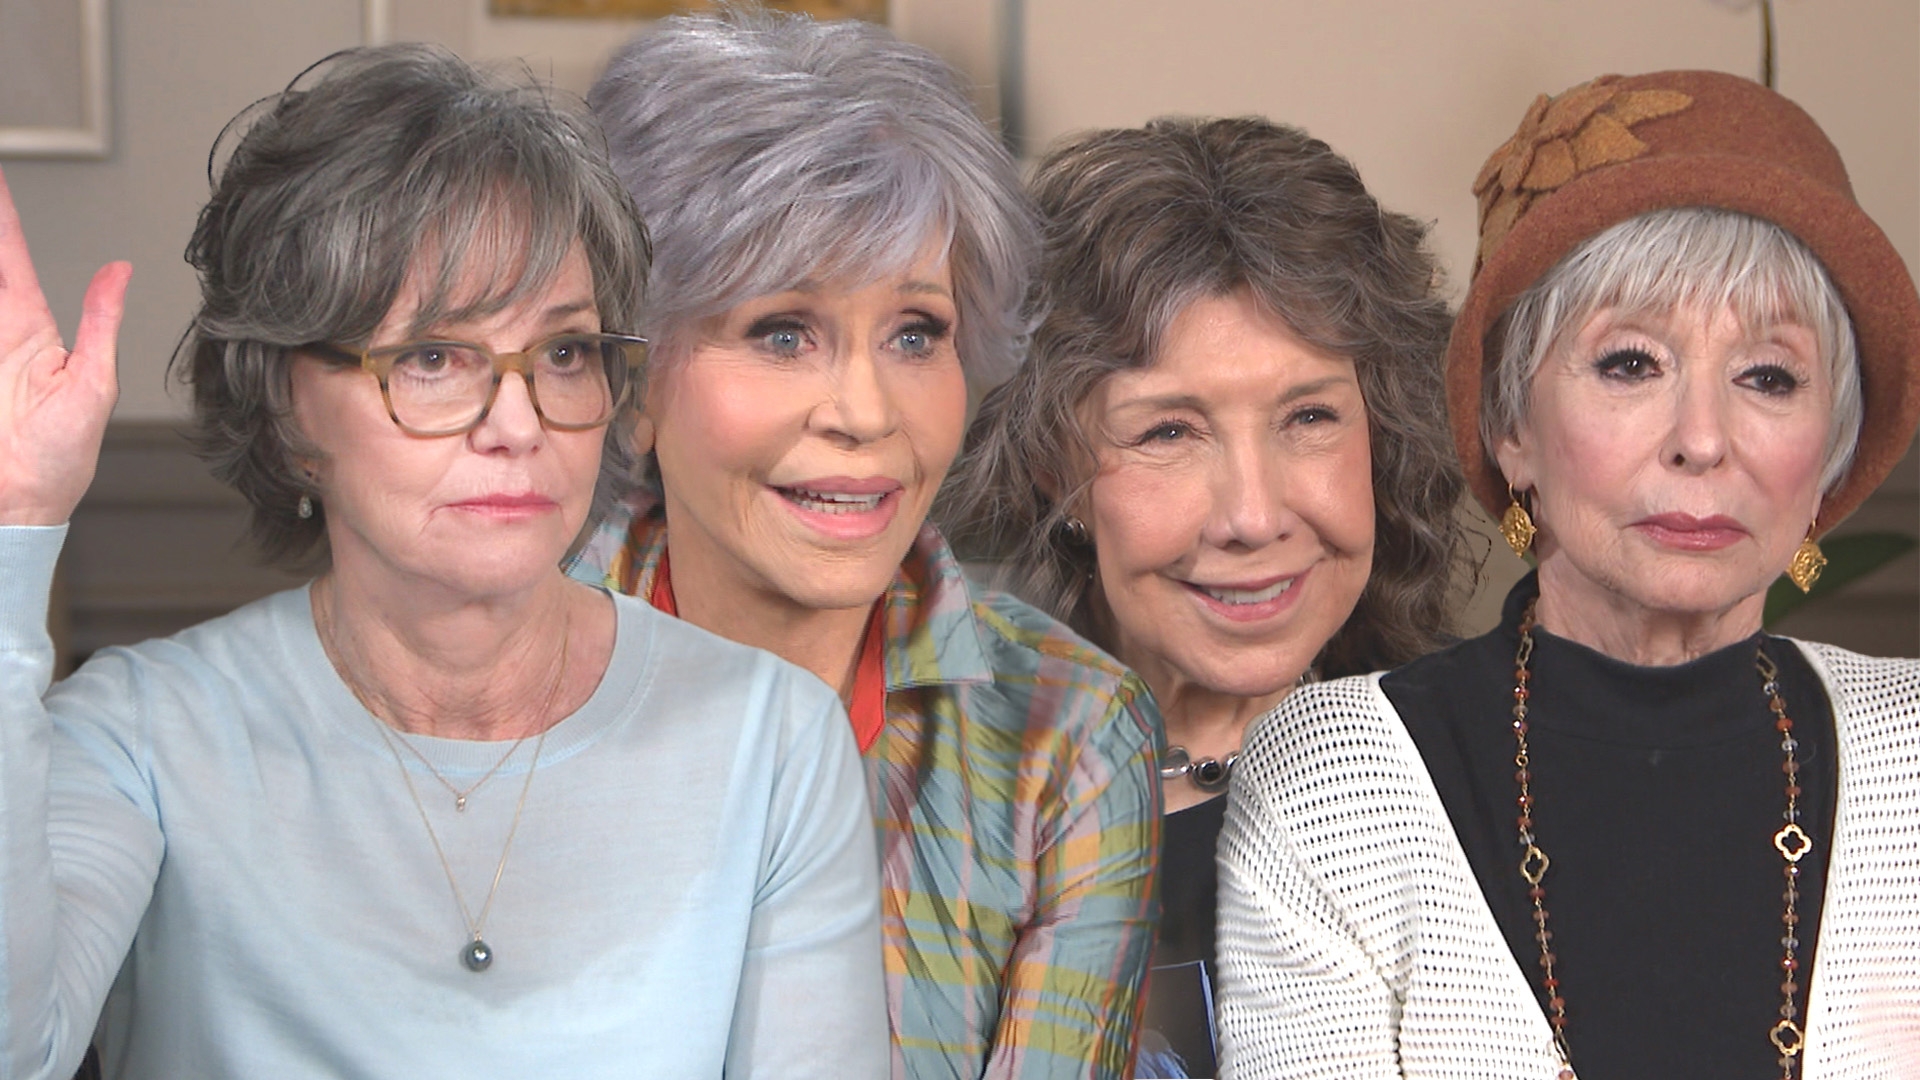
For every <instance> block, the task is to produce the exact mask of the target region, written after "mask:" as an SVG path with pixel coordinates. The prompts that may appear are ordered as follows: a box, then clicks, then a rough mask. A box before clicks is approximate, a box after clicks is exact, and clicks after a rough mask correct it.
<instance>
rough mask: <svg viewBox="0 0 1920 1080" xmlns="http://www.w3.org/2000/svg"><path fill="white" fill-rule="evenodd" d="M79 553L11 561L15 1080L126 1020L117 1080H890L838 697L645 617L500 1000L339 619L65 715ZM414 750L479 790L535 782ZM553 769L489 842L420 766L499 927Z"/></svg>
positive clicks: (144, 666) (540, 832)
mask: <svg viewBox="0 0 1920 1080" xmlns="http://www.w3.org/2000/svg"><path fill="white" fill-rule="evenodd" d="M64 536H65V529H64V528H45V529H35V528H0V800H3V805H0V860H4V862H0V1036H3V1037H4V1045H3V1050H4V1053H3V1054H0V1080H12V1078H20V1077H50V1078H53V1080H66V1078H67V1077H69V1076H70V1075H71V1074H72V1072H73V1070H74V1068H75V1066H76V1065H77V1064H78V1062H79V1060H80V1057H81V1055H82V1053H83V1052H84V1050H85V1048H86V1045H87V1042H88V1038H89V1036H90V1035H92V1034H93V1031H94V1023H95V1017H96V1016H100V1015H101V1012H102V1008H103V1002H104V1007H105V1013H104V1016H103V1018H102V1020H101V1046H102V1049H103V1053H104V1057H105V1060H106V1065H107V1073H108V1075H109V1076H125V1077H168V1078H174V1077H180V1078H185V1077H195V1078H201V1077H273V1078H275V1080H280V1078H288V1077H301V1076H334V1077H395V1078H407V1080H413V1078H421V1077H439V1076H445V1077H460V1078H480V1077H542V1078H546V1077H600V1076H606V1077H613V1076H623V1077H624V1076H662V1077H667V1076H671V1077H683V1076H684V1077H697V1076H708V1077H713V1076H720V1075H722V1074H723V1072H724V1074H725V1075H728V1076H744V1075H749V1074H762V1075H779V1076H783V1077H784V1076H835V1077H838V1076H852V1077H870V1076H872V1077H877V1076H883V1075H885V1071H886V1060H887V1041H886V1040H887V1034H886V1011H885V1004H884V998H883V988H882V981H881V973H880V957H879V935H878V897H879V895H880V890H879V884H878V881H877V863H876V858H875V854H874V840H873V829H872V825H871V820H870V819H871V813H870V811H869V809H868V805H867V796H866V790H865V787H864V784H863V781H862V779H861V773H860V769H859V765H858V762H857V759H856V756H855V751H854V747H853V743H852V738H851V734H850V731H849V729H848V724H847V721H846V719H845V716H844V714H843V712H842V711H841V708H840V704H839V701H838V700H837V698H836V697H835V696H834V695H833V693H832V692H831V691H830V690H828V689H827V688H826V687H825V686H824V685H823V684H821V683H820V682H819V681H818V680H816V679H814V678H813V677H811V676H809V675H807V674H805V673H804V672H802V671H800V670H799V669H798V668H795V667H792V666H790V665H788V664H786V663H784V662H782V661H780V660H778V659H775V658H774V657H772V656H771V655H769V654H767V653H764V652H760V651H758V650H754V649H748V648H745V647H743V646H740V645H736V644H733V643H730V642H726V641H723V640H721V639H719V638H717V637H714V636H712V635H709V634H707V633H705V632H703V631H701V630H699V629H697V628H695V627H693V626H691V625H689V624H687V623H685V622H682V621H680V620H678V619H673V618H669V617H666V616H662V615H659V614H657V613H656V612H654V611H653V610H652V609H651V608H649V607H647V606H646V605H645V604H644V603H641V602H638V601H635V600H632V599H630V598H627V597H614V598H613V599H612V600H611V601H610V602H612V603H613V604H615V605H616V608H617V613H618V639H617V642H616V644H615V648H614V653H613V659H612V662H611V664H610V665H609V666H608V670H607V673H606V675H605V677H604V679H603V680H602V682H601V684H600V686H599V688H598V689H597V690H596V691H595V693H594V695H593V697H592V698H591V699H590V700H589V701H588V702H587V704H586V705H584V706H583V707H582V708H581V709H580V710H579V711H578V712H576V713H575V714H573V715H572V716H570V717H568V718H567V719H565V720H563V721H561V722H560V723H559V724H557V725H555V726H554V728H553V729H552V731H551V733H550V734H549V736H548V738H547V740H546V744H545V747H544V751H543V752H542V754H541V756H540V761H539V767H538V769H537V770H536V772H535V774H534V777H533V780H532V786H531V788H530V789H529V791H528V795H527V798H526V807H525V811H524V815H523V817H522V820H521V823H520V828H519V833H518V835H517V837H516V838H515V840H514V842H513V850H512V855H511V857H510V858H509V860H508V862H507V865H506V870H505V873H504V875H503V876H502V878H501V880H500V885H499V891H498V895H497V896H496V898H495V900H494V904H493V911H492V914H491V917H490V918H489V919H488V921H487V925H486V935H485V936H486V939H487V941H488V942H490V943H491V944H492V945H493V947H494V950H495V953H496V958H495V960H494V963H493V965H492V967H491V968H490V969H488V970H487V971H484V972H481V973H475V972H472V971H469V970H467V969H466V968H465V967H464V966H462V964H461V962H460V960H459V957H458V954H459V952H460V951H461V949H462V948H463V947H464V946H465V945H466V944H467V941H468V938H469V935H468V932H467V926H466V923H465V922H464V920H463V919H462V916H461V914H460V911H459V908H458V907H457V906H456V904H455V901H454V897H453V893H452V890H451V889H450V888H449V886H448V882H447V876H446V873H445V871H443V869H442V867H441V863H440V860H439V858H438V857H437V856H436V855H435V854H434V849H433V846H432V844H431V842H430V841H429V839H428V835H427V831H426V828H425V827H424V826H423V824H422V822H421V820H420V812H419V810H417V809H416V807H415V804H414V801H413V799H412V797H410V796H409V795H408V793H407V789H406V787H405V786H404V785H403V783H402V778H401V773H400V766H399V765H397V764H396V763H395V761H394V755H393V753H392V752H391V751H389V750H388V748H387V747H386V746H385V745H384V744H383V743H382V741H381V737H380V730H379V728H377V727H376V724H378V721H377V720H375V719H374V718H373V717H372V716H371V715H370V714H368V712H367V711H366V710H365V709H364V708H363V707H362V706H361V705H360V704H359V703H358V702H357V701H356V700H355V698H354V697H353V695H352V693H351V692H350V691H349V690H348V688H347V687H346V685H345V684H344V683H343V682H341V680H340V678H339V677H338V675H337V674H336V673H335V672H334V670H333V667H332V665H331V664H330V663H329V662H328V660H327V659H326V656H325V654H324V652H323V651H322V649H321V646H320V641H319V639H318V637H317V636H316V634H315V632H314V627H313V619H312V613H311V609H310V607H309V605H308V594H307V590H305V589H297V590H292V591H289V592H284V593H280V594H278V595H276V596H272V597H269V598H267V599H265V600H262V601H260V602H258V603H255V604H250V605H248V606H247V607H244V608H241V609H240V610H238V611H236V612H234V613H232V614H231V615H227V616H225V617H223V618H220V619H215V620H213V621H211V622H208V623H205V624H202V625H200V626H197V627H194V628H193V629H191V630H187V631H185V632H183V633H181V634H178V635H176V636H174V637H171V638H167V639H164V640H158V641H150V642H147V643H145V644H143V645H139V646H136V647H134V648H131V649H111V650H106V651H104V652H102V653H101V654H100V655H98V656H96V657H94V658H93V659H92V660H90V661H89V662H88V663H87V664H86V665H85V666H84V667H83V668H82V669H81V670H80V671H79V672H78V673H77V674H75V675H74V676H73V677H72V678H70V679H68V680H66V681H65V682H63V683H61V684H60V685H58V686H56V687H53V688H52V689H51V691H49V690H48V687H47V683H48V681H49V678H50V670H51V667H50V665H51V660H52V648H51V644H50V642H49V641H48V639H47V635H46V630H45V622H46V597H47V589H48V583H49V581H50V580H51V574H52V568H53V563H54V559H55V557H56V556H57V554H58V552H59V549H60V545H61V543H62V540H63V539H64ZM411 741H412V743H413V745H414V746H415V747H417V748H418V749H419V750H420V752H421V753H422V754H423V755H425V757H426V758H427V759H429V760H431V761H432V762H433V764H434V766H435V767H436V768H437V769H439V771H440V772H441V773H442V774H444V775H445V776H446V777H447V778H448V780H449V781H450V782H452V783H454V784H456V785H458V786H460V787H463V788H464V787H465V786H467V785H468V784H471V783H473V782H474V781H476V780H478V779H479V778H480V777H481V776H482V775H483V774H484V773H485V772H486V770H487V769H488V768H490V767H491V766H492V765H493V764H494V763H495V762H496V761H498V760H499V758H500V755H501V753H502V752H503V750H504V746H503V745H502V744H499V743H477V742H467V741H460V740H446V739H431V738H413V739H412V740H411ZM533 747H534V743H533V741H532V740H529V741H528V742H527V743H526V744H525V745H524V746H523V747H522V748H521V749H520V751H519V752H518V753H516V754H515V755H514V756H513V757H512V758H511V759H510V760H509V761H508V762H507V763H506V765H505V767H503V768H502V769H501V770H500V772H499V774H498V775H496V776H494V777H493V778H492V779H491V780H489V781H488V782H487V783H486V784H485V785H483V786H482V787H480V788H479V790H478V791H476V792H475V793H474V794H473V796H472V797H471V799H470V800H469V803H468V806H467V809H466V810H465V811H464V812H459V813H457V812H455V809H454V804H453V798H452V796H451V795H449V794H448V793H447V791H446V789H445V788H443V787H441V786H440V784H439V783H438V782H437V781H435V780H434V779H433V777H432V776H431V775H430V774H429V773H428V772H427V771H426V769H425V768H424V767H423V766H422V765H421V764H420V762H419V761H417V760H414V759H412V758H411V757H410V756H409V757H408V758H407V767H408V769H409V771H410V772H411V774H412V778H413V783H414V786H415V788H416V789H417V790H418V791H419V797H420V799H421V801H422V803H423V804H424V806H425V808H426V812H427V813H428V814H429V815H430V816H431V818H432V821H433V827H434V829H435V830H436V832H437V833H438V835H439V838H440V843H441V844H442V845H443V846H444V848H445V849H446V855H447V859H448V860H449V862H450V863H451V864H452V867H453V871H454V873H455V874H456V875H457V876H458V879H459V882H460V888H461V891H462V893H463V894H464V896H465V898H466V902H467V904H468V905H469V906H470V907H471V908H473V909H475V910H476V911H477V910H478V908H479V907H480V906H481V904H482V903H483V902H484V900H485V898H486V893H487V886H488V882H489V881H490V880H491V879H492V876H493V872H494V868H495V864H496V862H497V860H498V859H499V857H500V851H501V843H502V841H503V840H504V839H505V836H506V832H507V829H508V826H509V824H510V822H511V820H512V817H513V812H514V806H515V803H516V802H517V800H518V799H519V796H520V791H521V785H522V781H523V780H524V779H525V778H526V768H527V766H528V764H529V761H530V759H531V757H532V751H533ZM402 753H403V754H404V751H402ZM123 962H124V964H123ZM116 975H117V981H116ZM110 987H111V989H112V996H111V999H110V1000H109V999H108V992H109V988H110Z"/></svg>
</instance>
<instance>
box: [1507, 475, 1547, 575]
mask: <svg viewBox="0 0 1920 1080" xmlns="http://www.w3.org/2000/svg"><path fill="white" fill-rule="evenodd" d="M1538 531H1539V530H1538V529H1536V528H1534V525H1533V515H1531V514H1529V513H1527V508H1526V507H1525V506H1522V505H1521V504H1520V497H1519V496H1518V495H1515V494H1514V493H1513V485H1512V484H1508V485H1507V512H1506V513H1504V514H1501V515H1500V535H1501V536H1503V537H1505V538H1506V541H1507V546H1508V547H1510V548H1512V549H1513V553H1514V554H1515V555H1518V556H1520V557H1521V558H1523V559H1524V558H1526V557H1527V549H1528V548H1530V547H1532V546H1533V534H1534V533H1536V532H1538Z"/></svg>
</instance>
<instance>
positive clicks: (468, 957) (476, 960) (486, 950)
mask: <svg viewBox="0 0 1920 1080" xmlns="http://www.w3.org/2000/svg"><path fill="white" fill-rule="evenodd" d="M460 962H461V963H463V964H465V965H467V970H468V971H475V972H479V971H485V970H487V968H488V967H490V966H492V964H493V946H491V945H489V944H487V943H486V942H485V941H483V940H481V939H480V938H474V939H473V943H472V944H470V945H468V946H467V947H466V948H464V949H461V950H460Z"/></svg>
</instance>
